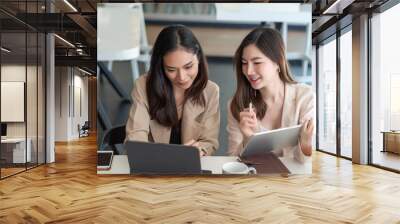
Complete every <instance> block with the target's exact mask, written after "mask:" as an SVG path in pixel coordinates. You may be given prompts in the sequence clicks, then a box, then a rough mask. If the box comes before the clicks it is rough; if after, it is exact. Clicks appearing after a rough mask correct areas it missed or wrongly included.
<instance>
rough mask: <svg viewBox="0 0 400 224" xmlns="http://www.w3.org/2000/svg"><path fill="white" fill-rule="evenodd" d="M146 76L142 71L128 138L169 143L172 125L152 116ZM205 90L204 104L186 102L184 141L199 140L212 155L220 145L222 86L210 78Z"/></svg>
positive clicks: (129, 122)
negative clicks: (168, 125) (164, 123)
mask: <svg viewBox="0 0 400 224" xmlns="http://www.w3.org/2000/svg"><path fill="white" fill-rule="evenodd" d="M146 79H147V75H142V76H140V77H139V78H138V79H137V80H136V81H135V86H134V88H133V91H132V99H133V104H132V107H131V110H130V113H129V119H128V122H127V124H126V139H125V141H127V140H134V141H145V142H147V141H149V142H157V143H169V139H170V135H171V127H166V126H163V125H161V124H159V123H158V122H157V121H156V120H150V114H149V105H148V100H147V94H146ZM203 94H204V98H205V106H204V107H203V106H200V105H195V104H193V103H192V102H191V101H190V100H188V101H187V102H186V103H185V104H184V105H183V111H182V127H181V128H182V129H181V135H182V136H181V139H182V143H185V142H188V141H190V140H191V139H194V140H196V141H198V142H199V145H200V148H202V149H204V150H205V151H207V155H211V154H213V153H214V152H215V151H216V150H217V149H218V146H219V145H218V135H219V123H220V111H219V87H218V86H217V84H215V83H214V82H212V81H208V83H207V86H206V88H205V89H204V91H203Z"/></svg>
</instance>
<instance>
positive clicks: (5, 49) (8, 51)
mask: <svg viewBox="0 0 400 224" xmlns="http://www.w3.org/2000/svg"><path fill="white" fill-rule="evenodd" d="M1 50H2V51H4V52H7V53H10V52H11V50H9V49H7V48H5V47H1Z"/></svg>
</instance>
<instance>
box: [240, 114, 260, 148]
mask: <svg viewBox="0 0 400 224" xmlns="http://www.w3.org/2000/svg"><path fill="white" fill-rule="evenodd" d="M239 116H240V122H239V128H240V132H242V135H243V138H244V141H247V140H248V139H249V138H250V137H251V136H252V135H253V134H254V132H255V131H256V129H257V122H258V121H257V116H256V113H255V111H254V109H250V108H245V109H244V111H242V112H240V114H239Z"/></svg>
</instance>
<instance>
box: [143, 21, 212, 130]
mask: <svg viewBox="0 0 400 224" xmlns="http://www.w3.org/2000/svg"><path fill="white" fill-rule="evenodd" d="M178 48H183V49H184V50H186V51H188V52H191V53H193V54H195V55H196V56H197V58H198V60H199V64H198V66H199V69H198V74H197V76H196V78H195V80H194V81H193V83H192V85H191V87H190V88H189V89H187V90H186V91H185V99H184V100H185V101H184V102H186V100H192V101H193V103H194V104H199V105H202V106H204V104H205V99H204V96H203V94H202V93H203V90H204V89H205V87H206V85H207V81H208V66H207V61H206V58H205V56H204V54H203V49H202V48H201V46H200V43H199V41H198V40H197V38H196V37H195V36H194V34H193V33H192V31H191V30H190V29H189V28H187V27H186V26H183V25H172V26H168V27H165V28H164V29H163V30H162V31H161V32H160V34H158V37H157V39H156V41H155V43H154V46H153V53H152V55H151V61H150V70H149V72H148V78H147V83H146V92H147V98H148V101H149V111H150V117H151V119H154V120H156V121H157V122H158V123H160V124H162V125H164V126H174V125H176V124H178V122H179V120H178V113H177V110H176V103H175V97H174V93H173V88H172V83H171V81H170V80H169V79H168V78H167V77H166V74H165V71H164V66H163V58H164V56H165V55H166V54H168V53H170V52H172V51H174V50H176V49H178Z"/></svg>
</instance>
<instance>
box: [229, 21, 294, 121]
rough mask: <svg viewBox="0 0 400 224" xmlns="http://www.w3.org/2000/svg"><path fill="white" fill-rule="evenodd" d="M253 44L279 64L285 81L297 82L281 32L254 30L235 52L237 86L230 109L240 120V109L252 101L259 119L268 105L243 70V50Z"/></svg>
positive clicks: (280, 75)
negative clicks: (293, 75) (291, 69)
mask: <svg viewBox="0 0 400 224" xmlns="http://www.w3.org/2000/svg"><path fill="white" fill-rule="evenodd" d="M251 44H254V45H255V46H256V47H257V48H258V49H259V50H260V51H261V52H262V53H263V54H264V55H265V56H266V57H268V58H269V59H270V60H271V61H273V62H275V63H276V64H277V65H278V66H279V77H280V79H281V80H282V81H283V82H284V83H290V84H293V83H296V81H295V80H294V79H293V77H292V75H291V73H290V69H289V65H288V62H287V59H286V53H285V52H286V50H285V45H284V43H283V40H282V36H281V34H280V33H279V32H278V31H277V30H275V29H272V28H264V27H259V28H256V29H254V30H252V31H251V32H250V33H249V34H247V36H246V37H245V38H244V39H243V41H242V43H241V44H240V45H239V47H238V49H237V50H236V53H235V66H236V80H237V87H236V92H235V95H234V97H233V99H232V103H231V108H230V109H231V112H232V114H233V117H234V118H235V119H236V120H238V121H239V120H240V119H239V114H240V111H243V109H244V108H246V107H247V105H249V103H250V102H252V103H253V105H254V106H255V108H256V113H257V118H258V119H262V118H263V117H264V115H265V113H266V111H267V105H266V104H265V102H264V100H263V99H262V96H261V93H260V91H259V90H256V89H253V87H251V84H250V82H249V80H247V78H246V76H245V75H244V73H243V71H242V55H243V50H244V48H246V47H247V46H249V45H251Z"/></svg>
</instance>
